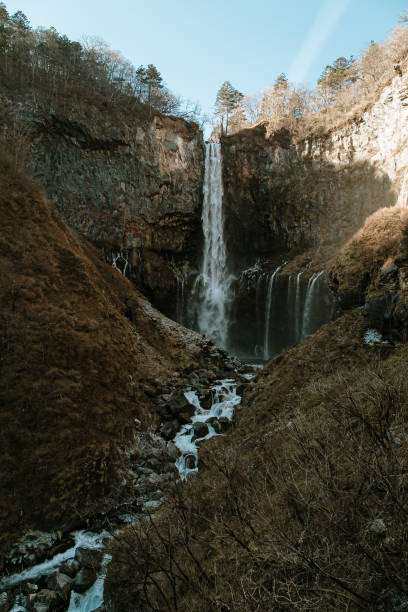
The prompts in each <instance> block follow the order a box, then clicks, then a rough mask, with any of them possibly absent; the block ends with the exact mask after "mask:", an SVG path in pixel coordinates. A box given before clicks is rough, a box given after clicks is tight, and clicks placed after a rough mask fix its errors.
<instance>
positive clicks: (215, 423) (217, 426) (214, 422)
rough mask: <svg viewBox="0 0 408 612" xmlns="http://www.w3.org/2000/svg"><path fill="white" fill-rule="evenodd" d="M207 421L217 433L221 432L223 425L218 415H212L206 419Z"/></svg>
mask: <svg viewBox="0 0 408 612" xmlns="http://www.w3.org/2000/svg"><path fill="white" fill-rule="evenodd" d="M206 423H208V424H209V425H211V427H212V428H213V429H214V431H215V433H217V434H219V433H221V425H220V423H219V421H218V419H217V417H210V418H209V419H207V420H206Z"/></svg>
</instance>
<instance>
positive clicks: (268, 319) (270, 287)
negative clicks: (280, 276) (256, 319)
mask: <svg viewBox="0 0 408 612" xmlns="http://www.w3.org/2000/svg"><path fill="white" fill-rule="evenodd" d="M281 267H282V266H279V267H278V268H276V270H275V271H274V272H272V274H271V276H270V278H269V282H268V290H267V293H266V306H265V336H264V351H263V356H264V359H265V361H267V360H268V359H269V330H270V326H271V304H272V292H273V284H274V282H275V277H276V275H277V273H278V272H279V270H280V269H281Z"/></svg>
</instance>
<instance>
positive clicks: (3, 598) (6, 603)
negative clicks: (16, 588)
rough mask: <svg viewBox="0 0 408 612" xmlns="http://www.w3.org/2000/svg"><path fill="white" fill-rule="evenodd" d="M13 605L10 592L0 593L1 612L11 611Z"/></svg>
mask: <svg viewBox="0 0 408 612" xmlns="http://www.w3.org/2000/svg"><path fill="white" fill-rule="evenodd" d="M11 607H12V601H11V597H10V594H9V593H7V592H6V591H4V592H3V593H0V612H9V610H10V609H11Z"/></svg>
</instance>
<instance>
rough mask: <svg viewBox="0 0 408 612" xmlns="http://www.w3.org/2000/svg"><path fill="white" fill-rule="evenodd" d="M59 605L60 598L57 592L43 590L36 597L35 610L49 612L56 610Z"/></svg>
mask: <svg viewBox="0 0 408 612" xmlns="http://www.w3.org/2000/svg"><path fill="white" fill-rule="evenodd" d="M59 603H60V597H59V595H58V593H57V592H56V591H53V590H51V589H42V590H41V591H39V592H38V593H37V595H36V596H35V604H34V610H36V611H37V612H40V611H41V612H42V611H44V612H48V610H54V609H55V608H56V607H57V605H58V604H59Z"/></svg>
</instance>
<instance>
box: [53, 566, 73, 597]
mask: <svg viewBox="0 0 408 612" xmlns="http://www.w3.org/2000/svg"><path fill="white" fill-rule="evenodd" d="M72 582H73V580H72V578H70V577H69V576H67V575H66V574H62V573H61V572H56V573H55V574H51V575H50V576H48V577H47V581H46V584H47V587H48V588H49V589H52V590H53V591H57V593H58V595H59V596H60V597H61V599H63V600H64V601H68V600H69V596H70V593H71V589H72Z"/></svg>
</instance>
